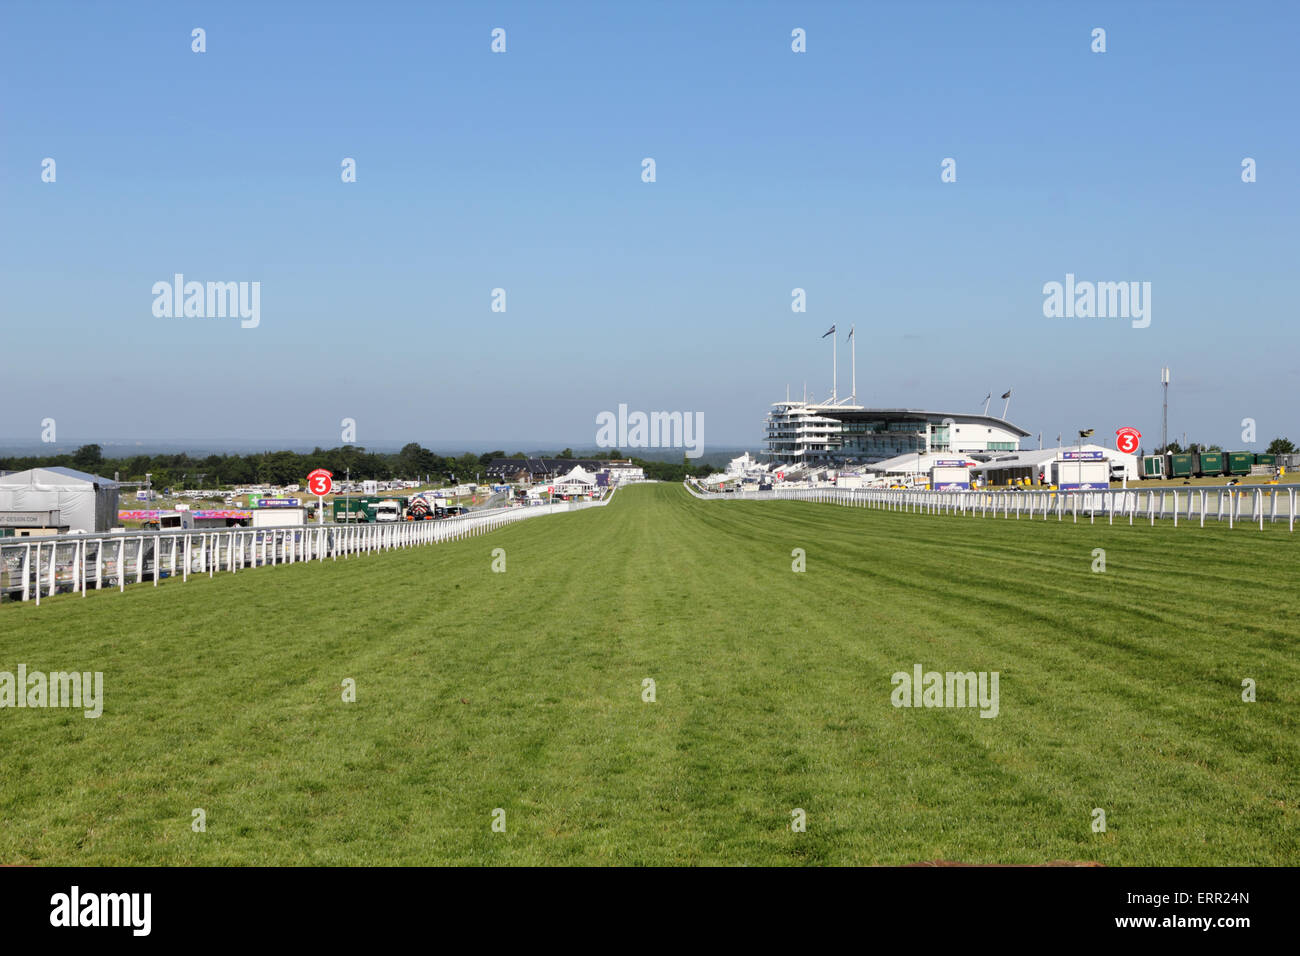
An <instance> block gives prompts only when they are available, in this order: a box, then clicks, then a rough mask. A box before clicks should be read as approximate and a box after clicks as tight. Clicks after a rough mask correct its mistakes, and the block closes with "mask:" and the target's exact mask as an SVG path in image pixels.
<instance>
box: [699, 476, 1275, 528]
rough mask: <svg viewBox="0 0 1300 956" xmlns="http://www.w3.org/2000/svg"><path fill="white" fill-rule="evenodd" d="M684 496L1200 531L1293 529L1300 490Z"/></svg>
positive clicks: (829, 491)
mask: <svg viewBox="0 0 1300 956" xmlns="http://www.w3.org/2000/svg"><path fill="white" fill-rule="evenodd" d="M686 490H687V491H689V492H690V493H691V494H692V495H694V496H695V497H696V498H699V499H701V500H705V501H818V502H824V503H827V504H837V505H846V506H848V507H853V508H876V509H880V510H884V511H899V512H909V513H913V514H943V515H958V516H965V517H980V518H988V517H995V518H1016V519H1025V520H1034V519H1042V520H1044V521H1050V520H1052V519H1053V518H1055V519H1056V520H1057V521H1067V520H1068V521H1071V522H1074V523H1078V521H1079V519H1080V518H1085V519H1087V521H1088V522H1089V523H1095V522H1096V521H1097V520H1098V519H1102V520H1105V521H1106V522H1107V523H1108V524H1114V523H1115V522H1116V520H1119V521H1121V522H1123V521H1127V522H1128V523H1129V524H1130V525H1132V524H1135V523H1137V522H1149V523H1150V524H1151V525H1152V526H1154V525H1155V523H1156V521H1157V520H1159V521H1172V522H1173V523H1174V525H1175V526H1177V525H1178V524H1180V523H1181V524H1188V523H1191V524H1193V525H1196V526H1197V527H1202V528H1203V527H1205V522H1206V521H1207V520H1209V521H1212V522H1214V523H1215V524H1219V525H1226V526H1227V527H1229V528H1236V527H1238V526H1245V527H1256V526H1258V527H1259V529H1260V530H1261V531H1262V530H1263V529H1264V525H1265V523H1267V524H1269V525H1275V524H1278V523H1280V522H1285V523H1286V526H1287V530H1288V531H1294V530H1295V519H1296V496H1297V492H1300V485H1233V486H1231V487H1227V486H1224V487H1213V486H1207V487H1199V488H1198V487H1195V486H1190V487H1186V488H1181V489H1178V490H1173V489H1162V488H1150V489H1147V488H1128V489H1121V488H1113V489H1110V490H1108V491H1073V490H1057V491H1050V490H1047V489H1042V490H1039V489H1023V490H1011V489H1008V490H1005V491H1002V490H997V491H993V490H983V489H978V490H972V491H928V490H927V491H922V490H917V489H904V488H790V489H782V488H773V489H771V490H769V491H738V492H717V491H704V490H702V489H701V488H700V487H699V486H697V485H695V484H693V483H692V482H687V483H686Z"/></svg>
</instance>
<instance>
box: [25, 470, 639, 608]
mask: <svg viewBox="0 0 1300 956" xmlns="http://www.w3.org/2000/svg"><path fill="white" fill-rule="evenodd" d="M613 497H614V494H613V492H611V493H610V494H609V495H608V496H606V497H605V498H603V499H602V500H599V501H573V502H556V503H554V504H545V505H533V506H530V507H515V508H495V509H491V510H486V511H475V512H471V513H470V514H467V515H459V516H457V517H454V518H441V519H438V520H430V521H401V522H397V521H394V522H387V523H378V524H323V525H298V526H296V527H288V528H220V529H195V530H185V531H180V530H176V531H171V530H169V531H125V532H116V533H112V534H66V535H57V536H51V537H45V538H4V539H0V597H8V598H12V599H15V600H22V601H27V600H30V599H33V598H34V599H35V601H36V603H37V604H40V603H41V596H42V595H44V596H45V597H52V596H53V595H54V594H56V593H60V592H62V593H75V592H78V591H80V592H81V595H82V596H83V597H84V596H85V595H86V592H87V591H89V590H95V591H98V590H101V589H104V588H117V589H118V590H125V588H126V586H127V585H128V584H140V583H142V582H144V581H146V580H148V581H152V582H153V584H154V587H157V586H158V582H159V581H160V580H166V579H167V578H180V580H182V581H188V580H189V577H190V575H191V574H206V575H207V576H208V577H213V576H215V575H216V574H218V573H229V574H237V573H238V572H240V571H245V570H249V569H252V568H260V567H274V566H277V565H281V564H301V563H304V562H310V561H337V560H338V559H339V558H340V557H341V558H343V559H344V560H346V559H347V558H348V557H349V556H350V555H365V554H374V553H376V552H380V551H392V550H395V549H397V548H413V547H416V546H418V545H424V544H440V543H442V542H444V541H455V540H458V539H460V538H466V537H472V536H476V535H482V534H487V533H488V532H489V531H494V530H496V529H497V528H500V527H502V526H504V525H507V524H512V523H514V522H516V521H522V520H524V519H525V518H537V517H541V516H543V515H552V514H563V513H565V512H569V511H582V510H584V509H586V508H598V507H601V506H603V505H606V504H609V502H610V501H611V500H613Z"/></svg>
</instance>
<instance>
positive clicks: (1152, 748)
mask: <svg viewBox="0 0 1300 956" xmlns="http://www.w3.org/2000/svg"><path fill="white" fill-rule="evenodd" d="M494 548H503V549H505V552H506V560H507V567H506V571H505V573H493V572H492V570H491V563H492V553H491V552H492V550H493V549H494ZM795 548H802V549H805V551H806V553H807V571H806V573H794V572H792V570H791V563H792V557H791V551H792V550H793V549H795ZM1095 548H1103V549H1105V552H1106V570H1105V572H1104V573H1093V571H1092V570H1091V568H1092V566H1093V562H1094V556H1093V549H1095ZM1298 553H1300V537H1295V536H1291V535H1289V534H1287V532H1286V530H1285V527H1284V526H1283V527H1281V528H1272V527H1270V528H1268V529H1266V530H1265V531H1263V532H1261V531H1259V530H1244V529H1238V530H1236V531H1234V532H1228V531H1227V529H1226V528H1223V529H1220V528H1206V529H1199V528H1194V527H1180V528H1178V529H1174V528H1172V527H1169V526H1167V525H1166V526H1162V527H1155V528H1151V527H1148V526H1138V527H1133V528H1130V527H1128V526H1126V525H1124V526H1115V527H1113V528H1112V527H1108V526H1105V525H1096V526H1090V525H1087V524H1078V525H1074V524H1071V523H1068V522H1067V523H1064V524H1058V523H1057V522H1055V521H1048V522H1042V521H1038V522H1033V523H1030V522H1028V521H1019V522H1016V521H1014V520H1012V521H1006V520H1001V519H979V518H956V517H938V516H922V515H910V514H893V513H887V512H878V511H869V510H864V509H847V508H843V507H838V506H835V505H820V504H809V503H804V502H789V501H781V502H740V501H725V502H698V501H695V500H694V499H692V498H690V497H689V496H688V495H687V494H686V493H685V492H684V491H683V490H682V489H681V488H679V487H677V486H670V485H645V486H639V487H633V488H630V489H626V490H625V491H621V492H620V493H619V494H618V496H617V497H616V498H615V500H614V502H613V504H612V505H610V506H609V507H607V508H598V509H591V510H588V511H584V512H581V513H576V514H571V515H559V516H554V517H543V518H537V519H534V520H530V521H525V522H521V523H519V524H516V525H512V526H510V527H508V528H506V529H503V530H501V531H498V532H494V533H492V534H490V535H487V536H484V537H479V538H473V539H470V540H467V541H462V542H457V543H453V544H448V545H439V546H436V547H424V548H418V549H412V550H408V551H402V552H392V553H387V554H382V555H375V556H370V557H365V558H360V559H351V560H348V561H339V562H337V563H327V564H324V565H310V566H307V565H292V566H284V567H277V568H266V569H259V570H257V571H253V572H248V573H241V574H238V575H235V576H231V575H225V576H218V577H217V578H215V579H213V580H208V579H206V578H195V579H191V580H190V582H189V583H186V584H181V583H179V582H176V581H167V582H163V584H162V586H161V587H159V588H157V589H155V588H152V587H149V586H145V587H137V588H134V589H128V590H127V591H126V593H124V594H119V593H116V592H107V593H102V594H94V593H92V594H91V595H90V596H89V597H87V598H85V599H82V598H80V597H67V598H59V599H54V600H50V601H48V602H46V603H45V604H43V606H41V607H40V608H36V607H34V606H31V605H6V606H4V607H2V608H0V670H8V671H14V670H16V668H17V665H18V664H19V663H25V664H26V665H27V667H28V669H29V670H44V671H55V670H65V669H67V670H71V669H77V670H99V671H103V673H104V685H105V703H104V713H103V716H102V717H100V718H99V719H97V720H88V719H85V718H84V717H82V716H81V713H80V712H79V711H75V712H74V711H67V710H32V709H23V710H12V709H6V710H0V863H42V864H113V863H116V864H186V863H207V864H312V863H318V864H349V863H361V864H378V863H396V864H416V863H435V864H437V863H458V864H480V863H481V864H496V863H517V864H533V863H536V864H606V863H616V864H742V863H744V864H806V863H825V864H874V863H884V864H893V863H904V862H909V861H918V860H935V859H949V860H964V861H971V862H1007V863H1011V862H1024V863H1027V862H1042V861H1047V860H1056V859H1068V860H1097V861H1100V862H1103V863H1106V864H1109V865H1122V864H1295V863H1297V862H1300V808H1298V804H1297V801H1298V800H1300V772H1298V770H1297V740H1298V735H1297V730H1298V729H1300V728H1298V724H1297V704H1300V662H1298V657H1297V654H1296V639H1295V634H1296V632H1297V630H1298V629H1300V593H1298V592H1297V591H1296V589H1295V587H1294V582H1295V580H1296V572H1297V570H1300V561H1298V560H1297V554H1298ZM915 664H921V665H923V667H924V668H925V669H926V670H939V671H948V670H960V671H998V672H999V674H1000V712H999V715H998V716H997V717H996V718H995V719H982V718H981V717H980V716H979V712H978V711H977V710H974V709H964V710H961V709H910V708H895V707H893V706H891V703H890V694H891V691H892V689H893V688H892V685H891V682H890V676H891V674H893V673H894V672H896V671H908V672H910V671H911V670H912V667H913V665H915ZM344 678H352V679H354V680H355V681H356V687H357V699H356V702H355V703H345V702H344V701H343V700H342V689H341V683H342V681H343V679H344ZM645 678H652V679H653V680H654V681H655V682H656V698H657V699H656V701H655V702H654V703H646V702H643V700H642V681H643V679H645ZM1243 678H1252V679H1253V680H1255V681H1256V682H1257V685H1258V691H1257V692H1258V701H1257V702H1256V703H1243V701H1242V699H1241V695H1242V686H1241V684H1242V680H1243ZM194 808H203V809H204V810H205V811H206V815H207V830H206V832H203V833H195V832H193V831H192V830H191V811H192V809H194ZM495 808H502V809H504V810H505V821H506V830H505V832H504V833H495V832H493V831H492V829H491V823H492V812H493V810H494V809H495ZM795 808H802V809H803V810H805V811H806V813H807V832H804V833H795V832H792V831H791V826H790V823H791V811H792V810H793V809H795ZM1094 808H1102V809H1104V810H1105V812H1106V822H1107V830H1106V832H1105V833H1094V832H1092V821H1093V817H1092V811H1093V809H1094Z"/></svg>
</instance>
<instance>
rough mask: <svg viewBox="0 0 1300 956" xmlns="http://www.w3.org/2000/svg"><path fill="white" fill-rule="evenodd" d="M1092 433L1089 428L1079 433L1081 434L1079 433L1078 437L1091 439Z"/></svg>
mask: <svg viewBox="0 0 1300 956" xmlns="http://www.w3.org/2000/svg"><path fill="white" fill-rule="evenodd" d="M1092 432H1093V429H1091V428H1089V429H1087V430H1086V431H1081V432H1079V437H1080V438H1091V437H1092Z"/></svg>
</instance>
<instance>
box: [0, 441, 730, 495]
mask: <svg viewBox="0 0 1300 956" xmlns="http://www.w3.org/2000/svg"><path fill="white" fill-rule="evenodd" d="M527 457H528V456H527V455H525V454H524V453H523V452H515V453H514V454H513V455H507V454H506V453H505V452H504V451H490V452H488V453H486V454H483V455H472V454H469V453H466V454H464V455H461V456H459V457H457V458H444V457H443V456H441V455H437V454H435V453H433V452H432V451H430V450H429V449H427V448H424V447H422V446H420V445H418V444H416V443H415V442H411V443H410V444H408V445H406V446H404V447H403V448H402V450H401V451H399V452H396V453H387V454H385V453H377V452H370V451H366V450H365V449H364V448H362V447H361V446H359V445H344V446H343V447H341V448H328V449H326V448H316V449H313V450H312V451H311V452H308V453H302V452H296V451H265V452H261V453H259V454H255V455H208V456H207V457H205V458H191V457H190V456H189V455H187V454H184V453H182V454H178V455H133V456H131V457H129V458H105V457H104V453H103V449H102V448H100V446H99V445H82V446H81V447H80V448H78V449H77V450H76V451H75V452H73V453H72V454H70V455H47V456H34V457H26V458H0V471H25V470H27V469H28V468H49V467H52V466H56V465H62V466H63V467H66V468H75V469H77V470H78V471H84V472H88V473H90V474H93V475H101V476H103V477H105V478H112V477H113V475H114V473H117V475H118V477H119V479H120V480H122V481H144V480H145V475H146V474H148V475H150V481H151V483H152V485H153V487H155V488H222V487H227V486H233V485H294V484H302V483H303V482H304V481H305V480H306V478H307V474H308V472H311V471H314V470H315V469H317V468H327V469H329V470H330V471H331V472H333V473H334V477H335V478H336V479H339V480H341V479H343V478H345V477H346V476H348V475H349V474H350V475H351V477H352V480H353V481H362V480H366V479H372V478H373V479H377V480H379V481H388V480H391V479H395V478H401V479H406V480H408V481H424V480H425V479H426V477H427V478H429V479H431V480H432V481H435V482H438V481H443V482H451V481H457V482H467V481H475V480H478V481H485V480H486V479H487V475H486V470H487V464H488V462H490V461H491V460H492V459H494V458H527ZM549 457H555V458H570V459H571V458H573V457H574V454H573V450H572V449H570V448H566V449H564V450H563V451H561V452H559V453H557V454H556V455H553V456H549ZM602 457H605V456H602ZM607 457H609V458H620V457H622V456H621V454H620V453H619V452H618V451H611V452H609V454H608V456H607ZM632 461H633V462H634V463H635V464H637V465H640V466H641V467H642V468H643V469H645V475H646V477H647V478H655V479H658V480H660V481H681V480H683V479H684V478H685V477H686V476H687V475H706V474H708V473H709V471H710V469H709V468H708V467H707V466H705V465H702V464H701V465H698V466H696V465H689V464H686V463H685V462H684V461H683V463H681V464H678V463H673V462H662V461H642V460H641V459H639V458H633V459H632Z"/></svg>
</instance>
